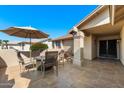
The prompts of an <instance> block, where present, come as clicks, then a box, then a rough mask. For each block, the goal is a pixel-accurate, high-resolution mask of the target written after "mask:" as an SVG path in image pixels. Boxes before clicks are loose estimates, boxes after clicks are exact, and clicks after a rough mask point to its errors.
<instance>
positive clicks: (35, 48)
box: [30, 43, 48, 51]
mask: <svg viewBox="0 0 124 93" xmlns="http://www.w3.org/2000/svg"><path fill="white" fill-rule="evenodd" d="M30 49H31V51H38V50H40V51H43V50H45V49H48V46H47V44H42V43H35V44H33V45H32V46H31V47H30Z"/></svg>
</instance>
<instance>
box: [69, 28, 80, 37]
mask: <svg viewBox="0 0 124 93" xmlns="http://www.w3.org/2000/svg"><path fill="white" fill-rule="evenodd" d="M77 32H78V29H77V27H73V30H72V31H71V32H70V34H72V35H73V37H74V36H75V35H77Z"/></svg>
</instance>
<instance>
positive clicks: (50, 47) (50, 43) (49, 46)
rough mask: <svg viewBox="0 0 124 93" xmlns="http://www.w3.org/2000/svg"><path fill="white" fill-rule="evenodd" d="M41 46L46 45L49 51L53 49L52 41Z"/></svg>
mask: <svg viewBox="0 0 124 93" xmlns="http://www.w3.org/2000/svg"><path fill="white" fill-rule="evenodd" d="M43 44H47V45H48V48H49V49H52V48H53V45H52V41H45V42H43Z"/></svg>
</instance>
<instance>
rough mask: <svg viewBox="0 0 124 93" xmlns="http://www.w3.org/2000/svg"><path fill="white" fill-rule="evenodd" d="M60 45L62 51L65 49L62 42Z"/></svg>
mask: <svg viewBox="0 0 124 93" xmlns="http://www.w3.org/2000/svg"><path fill="white" fill-rule="evenodd" d="M60 44H61V49H64V46H63V42H62V40H61V41H60Z"/></svg>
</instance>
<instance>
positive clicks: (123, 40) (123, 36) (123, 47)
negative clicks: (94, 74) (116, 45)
mask: <svg viewBox="0 0 124 93" xmlns="http://www.w3.org/2000/svg"><path fill="white" fill-rule="evenodd" d="M120 36H121V46H120V49H121V51H120V52H121V56H120V60H121V62H122V64H123V65H124V26H123V28H122V30H121V33H120Z"/></svg>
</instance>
